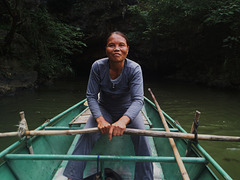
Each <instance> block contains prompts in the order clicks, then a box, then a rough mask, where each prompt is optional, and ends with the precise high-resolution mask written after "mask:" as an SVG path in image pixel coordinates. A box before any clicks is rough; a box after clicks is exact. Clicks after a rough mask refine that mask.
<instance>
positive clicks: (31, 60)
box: [0, 0, 85, 79]
mask: <svg viewBox="0 0 240 180" xmlns="http://www.w3.org/2000/svg"><path fill="white" fill-rule="evenodd" d="M36 2H37V1H36ZM1 3H2V4H1V5H2V6H1V7H2V9H1V16H0V18H1V20H2V22H3V24H1V26H0V30H1V34H2V35H3V36H2V39H1V55H2V58H1V60H2V61H1V63H5V64H6V61H11V60H12V59H17V61H19V62H20V63H21V66H24V67H25V69H31V70H35V71H37V72H38V73H39V77H40V78H43V79H51V78H56V77H60V76H63V75H65V74H66V73H72V68H71V66H70V65H71V56H72V55H73V54H74V53H81V52H82V47H83V46H85V44H84V43H83V42H82V38H83V33H82V32H81V30H80V28H79V27H76V26H71V25H69V24H67V23H64V22H61V21H60V20H59V19H57V18H55V17H53V16H52V15H50V14H49V12H48V10H47V9H46V8H47V7H46V6H45V5H44V4H41V3H40V2H39V3H35V2H31V1H24V0H15V1H14V0H9V1H7V0H3V1H2V2H1ZM7 63H8V64H11V62H7Z"/></svg>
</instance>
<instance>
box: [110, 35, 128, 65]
mask: <svg viewBox="0 0 240 180" xmlns="http://www.w3.org/2000/svg"><path fill="white" fill-rule="evenodd" d="M128 50H129V46H128V45H127V41H126V39H125V38H124V37H122V36H120V35H118V34H112V35H111V36H110V37H109V38H108V41H107V46H106V54H107V56H108V58H109V59H110V61H112V62H122V61H124V60H125V59H126V57H127V55H128Z"/></svg>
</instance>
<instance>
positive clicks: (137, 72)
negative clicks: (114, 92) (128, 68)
mask: <svg viewBox="0 0 240 180" xmlns="http://www.w3.org/2000/svg"><path fill="white" fill-rule="evenodd" d="M129 87H130V93H131V99H132V104H131V105H130V106H129V108H128V109H127V111H126V112H125V113H124V115H126V116H128V117H129V118H130V119H131V121H133V120H134V119H135V118H136V116H137V115H138V114H139V112H140V111H141V109H142V106H143V103H144V91H143V77H142V70H141V67H140V66H139V65H138V66H137V67H136V68H135V69H134V72H133V75H132V78H131V79H130V82H129Z"/></svg>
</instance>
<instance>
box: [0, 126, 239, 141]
mask: <svg viewBox="0 0 240 180" xmlns="http://www.w3.org/2000/svg"><path fill="white" fill-rule="evenodd" d="M98 131H99V130H98V128H97V127H95V128H89V129H78V130H37V131H25V133H24V134H23V135H22V136H45V135H46V136H50V135H76V134H86V133H96V132H98ZM124 134H134V135H139V136H153V137H166V138H181V139H195V135H194V134H191V133H179V132H164V131H152V130H141V129H131V128H126V129H125V131H124ZM13 136H18V132H5V133H0V137H13ZM198 140H208V141H231V142H240V137H237V136H217V135H208V134H198Z"/></svg>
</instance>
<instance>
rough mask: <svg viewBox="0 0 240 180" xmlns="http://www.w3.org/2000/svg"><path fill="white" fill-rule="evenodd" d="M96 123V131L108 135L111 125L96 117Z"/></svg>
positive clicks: (102, 118)
mask: <svg viewBox="0 0 240 180" xmlns="http://www.w3.org/2000/svg"><path fill="white" fill-rule="evenodd" d="M96 121H97V123H98V129H99V130H100V131H101V133H102V134H108V132H109V129H110V127H111V124H109V123H108V122H107V121H106V120H105V119H104V117H102V116H100V117H98V118H97V119H96Z"/></svg>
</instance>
